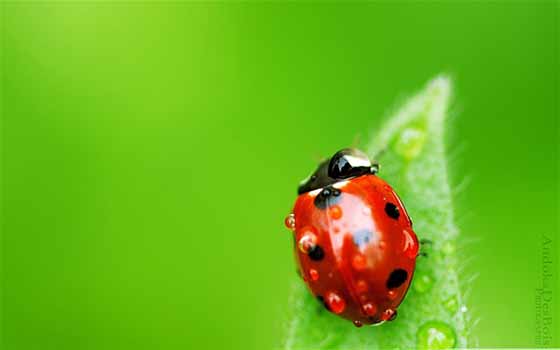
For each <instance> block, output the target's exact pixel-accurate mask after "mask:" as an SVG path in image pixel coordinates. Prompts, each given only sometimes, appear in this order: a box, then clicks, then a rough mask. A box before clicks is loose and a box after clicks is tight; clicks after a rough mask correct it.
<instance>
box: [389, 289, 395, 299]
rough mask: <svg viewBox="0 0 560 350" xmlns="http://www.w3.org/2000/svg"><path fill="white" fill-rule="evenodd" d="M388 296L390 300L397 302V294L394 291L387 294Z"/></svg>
mask: <svg viewBox="0 0 560 350" xmlns="http://www.w3.org/2000/svg"><path fill="white" fill-rule="evenodd" d="M387 296H388V297H389V299H391V300H395V298H396V297H397V292H396V291H394V290H390V291H388V292H387Z"/></svg>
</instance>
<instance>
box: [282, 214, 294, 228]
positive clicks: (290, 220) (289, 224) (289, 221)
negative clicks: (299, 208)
mask: <svg viewBox="0 0 560 350" xmlns="http://www.w3.org/2000/svg"><path fill="white" fill-rule="evenodd" d="M284 225H286V227H287V228H288V229H290V230H292V231H293V230H295V228H296V216H295V215H294V214H293V213H290V215H288V216H286V218H285V219H284Z"/></svg>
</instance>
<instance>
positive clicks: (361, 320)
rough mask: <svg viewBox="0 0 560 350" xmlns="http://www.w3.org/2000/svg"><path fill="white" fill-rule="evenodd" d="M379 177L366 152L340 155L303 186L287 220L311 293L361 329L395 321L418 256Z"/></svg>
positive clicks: (397, 204) (405, 221) (404, 217)
mask: <svg viewBox="0 0 560 350" xmlns="http://www.w3.org/2000/svg"><path fill="white" fill-rule="evenodd" d="M377 170H378V166H377V165H376V164H373V165H372V163H371V162H370V160H369V158H368V157H367V155H365V154H364V153H363V152H361V151H359V150H356V149H343V150H341V151H339V152H337V153H336V154H335V155H334V156H333V157H332V158H331V159H329V160H326V161H324V162H322V163H321V164H320V165H319V167H318V168H317V170H316V171H315V172H314V173H313V174H312V175H311V176H310V177H309V178H308V179H306V180H304V181H303V182H302V183H301V184H300V186H299V188H298V195H299V196H298V198H297V200H296V203H295V206H294V209H293V212H292V214H290V215H289V216H288V217H287V218H286V226H287V227H288V228H290V229H291V230H293V232H294V239H295V240H294V241H295V247H294V250H295V255H296V261H297V264H298V267H299V269H300V272H301V275H302V277H303V279H304V281H305V282H306V283H307V286H308V287H309V289H310V290H311V292H312V293H313V294H314V295H315V296H316V297H317V299H319V301H320V302H322V303H323V304H324V306H325V307H326V308H327V310H329V311H330V312H332V313H335V314H337V315H339V316H341V317H343V318H346V319H348V320H350V321H353V322H354V324H355V325H356V326H358V327H359V326H361V325H362V324H377V323H381V322H383V321H390V320H393V319H394V318H395V317H396V315H397V307H398V306H399V304H400V303H401V302H402V300H403V298H404V296H405V294H406V292H407V290H408V287H409V285H410V281H411V279H412V275H413V274H414V267H415V265H416V257H417V256H418V239H417V238H416V234H415V233H414V231H413V230H412V221H411V220H410V218H409V217H408V214H407V212H406V210H405V208H404V206H403V204H402V202H401V201H400V199H399V197H398V196H397V194H396V193H395V192H394V191H393V189H392V188H391V186H389V185H388V184H387V183H386V182H385V181H383V180H382V179H380V178H379V177H377V176H376V175H375V174H376V173H377Z"/></svg>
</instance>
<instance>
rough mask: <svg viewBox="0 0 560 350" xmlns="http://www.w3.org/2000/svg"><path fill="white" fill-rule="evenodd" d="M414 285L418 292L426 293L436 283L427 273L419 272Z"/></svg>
mask: <svg viewBox="0 0 560 350" xmlns="http://www.w3.org/2000/svg"><path fill="white" fill-rule="evenodd" d="M412 285H413V287H414V290H415V291H417V292H418V293H425V292H427V291H429V290H430V289H431V288H432V286H433V285H434V279H433V278H432V276H430V275H428V274H426V273H419V274H418V275H417V276H415V277H414V279H413V281H412Z"/></svg>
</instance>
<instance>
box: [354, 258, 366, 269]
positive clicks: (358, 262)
mask: <svg viewBox="0 0 560 350" xmlns="http://www.w3.org/2000/svg"><path fill="white" fill-rule="evenodd" d="M366 264H367V262H366V258H365V257H364V256H363V255H362V254H356V255H354V257H353V258H352V267H353V268H354V270H356V271H362V270H363V269H365V268H366Z"/></svg>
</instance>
